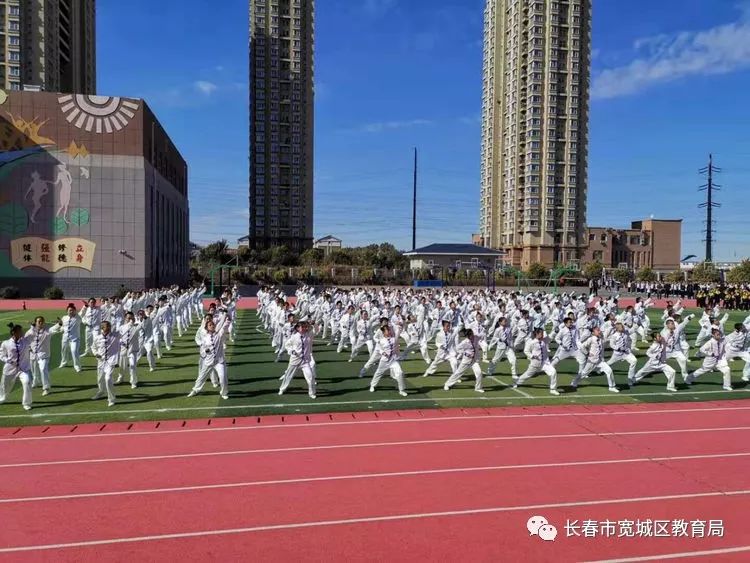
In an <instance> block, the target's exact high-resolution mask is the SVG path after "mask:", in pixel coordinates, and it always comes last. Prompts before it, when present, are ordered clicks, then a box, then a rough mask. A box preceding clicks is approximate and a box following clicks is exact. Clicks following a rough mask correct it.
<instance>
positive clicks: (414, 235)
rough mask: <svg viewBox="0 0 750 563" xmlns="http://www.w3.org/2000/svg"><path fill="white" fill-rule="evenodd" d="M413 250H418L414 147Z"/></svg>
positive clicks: (415, 151)
mask: <svg viewBox="0 0 750 563" xmlns="http://www.w3.org/2000/svg"><path fill="white" fill-rule="evenodd" d="M411 249H412V250H416V249H417V148H416V147H414V201H413V202H412V216H411Z"/></svg>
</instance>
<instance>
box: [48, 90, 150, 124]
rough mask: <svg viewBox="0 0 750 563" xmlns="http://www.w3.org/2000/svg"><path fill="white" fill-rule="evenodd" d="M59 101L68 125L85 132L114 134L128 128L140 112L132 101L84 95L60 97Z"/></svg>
mask: <svg viewBox="0 0 750 563" xmlns="http://www.w3.org/2000/svg"><path fill="white" fill-rule="evenodd" d="M57 101H58V102H59V103H60V109H61V110H62V112H63V113H64V114H65V118H66V119H67V120H68V123H71V124H72V125H74V126H75V127H77V128H78V129H83V130H85V131H89V132H91V131H96V132H97V133H113V132H115V131H120V130H121V129H123V128H124V127H127V125H128V123H130V120H131V119H133V118H134V117H135V112H136V111H138V104H137V103H136V102H133V101H131V100H127V99H124V98H119V97H111V96H86V95H83V94H76V95H71V94H68V95H66V96H60V97H59V98H58V99H57Z"/></svg>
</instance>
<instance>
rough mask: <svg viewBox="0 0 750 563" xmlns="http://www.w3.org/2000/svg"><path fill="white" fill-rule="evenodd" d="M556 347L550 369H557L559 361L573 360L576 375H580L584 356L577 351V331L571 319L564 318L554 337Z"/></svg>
mask: <svg viewBox="0 0 750 563" xmlns="http://www.w3.org/2000/svg"><path fill="white" fill-rule="evenodd" d="M555 342H557V344H558V347H557V351H556V352H555V355H554V357H553V358H552V361H551V362H550V363H551V365H552V367H557V364H559V363H560V362H561V361H563V360H565V359H567V358H574V359H575V361H576V362H578V373H581V371H582V370H583V366H584V364H585V363H586V356H585V355H584V354H583V353H581V351H580V350H578V329H577V328H576V326H575V321H574V320H573V318H572V317H566V318H565V320H564V321H563V326H562V327H561V328H560V331H559V332H558V333H557V336H556V337H555Z"/></svg>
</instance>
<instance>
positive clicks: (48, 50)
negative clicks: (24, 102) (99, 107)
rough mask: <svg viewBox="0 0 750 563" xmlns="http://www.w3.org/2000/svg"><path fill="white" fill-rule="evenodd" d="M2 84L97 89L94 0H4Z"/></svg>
mask: <svg viewBox="0 0 750 563" xmlns="http://www.w3.org/2000/svg"><path fill="white" fill-rule="evenodd" d="M0 40H1V44H0V87H2V88H4V89H6V90H22V89H24V88H26V89H40V90H44V91H49V92H63V93H76V94H95V93H96V3H95V0H0Z"/></svg>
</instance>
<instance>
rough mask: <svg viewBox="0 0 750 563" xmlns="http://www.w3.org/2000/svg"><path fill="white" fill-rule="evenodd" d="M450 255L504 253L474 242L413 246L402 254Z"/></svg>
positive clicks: (501, 254)
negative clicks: (413, 247) (412, 248)
mask: <svg viewBox="0 0 750 563" xmlns="http://www.w3.org/2000/svg"><path fill="white" fill-rule="evenodd" d="M420 254H422V255H427V254H430V255H450V256H461V255H466V256H477V255H484V256H503V255H504V254H505V252H504V251H502V250H494V249H492V248H485V247H484V246H477V245H476V244H465V243H435V244H430V245H428V246H423V247H422V248H415V249H414V250H410V251H409V252H404V256H418V255H420Z"/></svg>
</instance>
